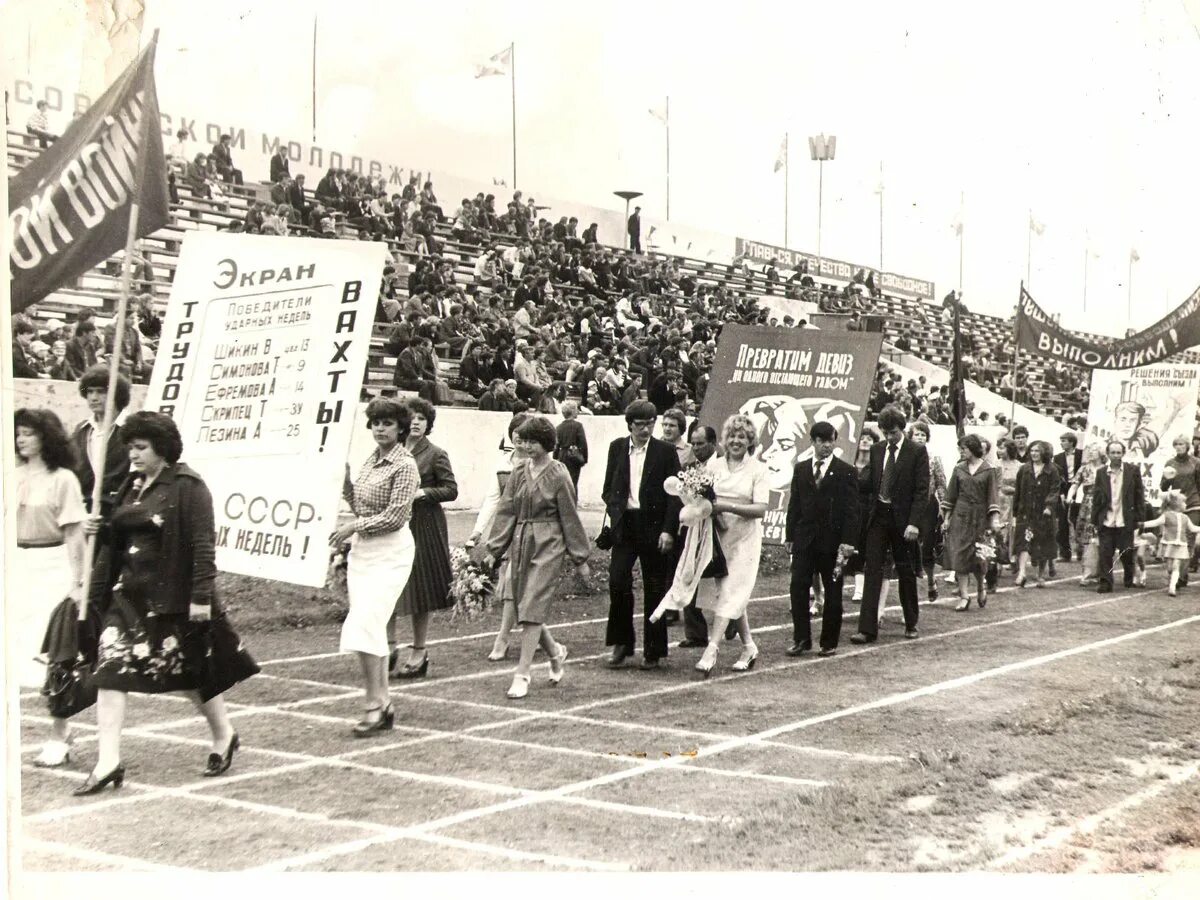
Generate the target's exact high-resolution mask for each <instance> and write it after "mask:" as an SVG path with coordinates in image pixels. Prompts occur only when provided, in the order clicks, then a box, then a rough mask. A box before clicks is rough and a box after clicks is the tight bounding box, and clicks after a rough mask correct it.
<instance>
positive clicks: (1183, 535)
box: [1137, 490, 1200, 597]
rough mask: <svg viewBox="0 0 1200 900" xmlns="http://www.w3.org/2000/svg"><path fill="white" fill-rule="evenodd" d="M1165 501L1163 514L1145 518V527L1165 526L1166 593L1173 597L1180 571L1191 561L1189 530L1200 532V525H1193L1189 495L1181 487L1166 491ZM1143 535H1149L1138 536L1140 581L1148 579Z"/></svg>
mask: <svg viewBox="0 0 1200 900" xmlns="http://www.w3.org/2000/svg"><path fill="white" fill-rule="evenodd" d="M1162 501H1163V504H1162V509H1163V512H1162V515H1161V516H1159V517H1158V518H1157V519H1151V520H1150V521H1148V522H1143V523H1142V529H1150V528H1157V527H1161V528H1162V539H1161V541H1160V549H1161V552H1162V557H1163V559H1165V560H1166V561H1167V572H1168V576H1169V581H1168V584H1167V593H1168V594H1170V595H1171V596H1172V597H1174V596H1176V590H1175V589H1176V586H1177V585H1178V584H1179V575H1180V573H1181V572H1182V571H1183V567H1184V566H1185V565H1187V562H1188V532H1191V533H1192V534H1200V525H1193V524H1192V523H1191V520H1189V519H1188V517H1187V514H1186V513H1184V511H1183V508H1184V505H1185V502H1186V498H1185V497H1184V495H1183V492H1182V491H1176V490H1169V491H1163V495H1162ZM1142 537H1146V535H1141V536H1139V540H1138V561H1137V565H1138V584H1145V583H1146V567H1145V561H1144V560H1143V558H1142V545H1143V544H1142Z"/></svg>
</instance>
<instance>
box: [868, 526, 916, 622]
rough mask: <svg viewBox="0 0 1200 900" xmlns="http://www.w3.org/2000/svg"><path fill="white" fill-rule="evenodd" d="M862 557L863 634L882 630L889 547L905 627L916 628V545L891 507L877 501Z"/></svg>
mask: <svg viewBox="0 0 1200 900" xmlns="http://www.w3.org/2000/svg"><path fill="white" fill-rule="evenodd" d="M865 544H866V546H865V551H864V556H863V576H864V578H863V599H862V607H861V608H860V610H859V614H858V630H859V633H860V634H865V635H868V636H870V637H875V636H876V635H877V634H878V633H879V592H880V590H881V589H882V588H883V559H884V553H885V551H887V550H888V549H889V548H890V549H891V551H892V560H893V563H894V565H895V568H896V578H897V580H898V581H899V582H900V607H901V609H903V610H904V627H905V629H910V628H916V627H917V617H918V615H919V613H918V610H917V576H916V573H915V571H914V570H913V554H914V553H915V552H916V549H915V548H916V544H915V542H913V541H906V540H905V539H904V529H903V528H901V527H900V526H898V525H896V524H895V523H894V521H893V515H892V510H891V509H890V508H889V507H887V506H884V505H883V504H878V505H877V506H876V508H875V509H874V510H873V511H872V512H871V522H870V524H869V525H868V526H867V536H866V541H865Z"/></svg>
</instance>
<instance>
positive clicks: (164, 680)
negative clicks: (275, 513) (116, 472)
mask: <svg viewBox="0 0 1200 900" xmlns="http://www.w3.org/2000/svg"><path fill="white" fill-rule="evenodd" d="M121 437H122V439H123V440H124V442H125V445H126V446H127V447H128V449H129V466H130V469H131V470H132V471H131V473H130V476H129V478H127V479H126V481H125V483H124V484H123V485H122V486H121V489H120V490H119V491H118V492H117V497H116V504H115V508H114V510H113V513H112V516H111V518H110V519H109V521H108V523H107V524H106V525H105V526H104V527H103V531H104V532H105V533H104V540H105V546H104V548H103V550H102V551H101V552H102V553H103V554H104V555H105V556H106V560H105V564H104V565H97V567H96V575H95V577H93V579H92V583H91V590H90V599H89V602H90V603H95V604H99V605H100V608H102V609H105V613H104V620H103V630H102V631H101V633H100V645H99V650H98V654H97V661H96V671H95V675H94V676H93V682H94V684H95V685H96V687H97V688H98V689H99V696H98V698H97V702H96V718H97V721H98V724H99V726H100V738H99V742H98V751H99V752H98V754H97V758H96V766H95V768H94V769H92V772H91V774H90V775H88V778H87V780H86V781H85V782H84V783H83V784H82V785H81V786H80V787H79V788H78V789H76V790H75V795H76V796H84V795H86V794H95V793H98V792H99V791H101V790H103V789H104V788H105V787H106V786H107V785H109V784H112V785H113V787H115V788H117V787H120V786H121V783H122V782H123V781H124V778H125V766H124V765H123V764H122V762H121V727H122V725H123V724H124V721H125V697H126V695H127V694H128V693H130V692H134V693H139V694H165V693H169V692H172V691H182V692H183V693H184V694H186V695H187V696H188V698H189V699H191V701H192V702H193V703H194V704H195V705H196V707H197V709H199V711H200V713H201V715H203V716H204V718H205V719H206V720H207V722H208V727H209V730H210V731H211V733H212V744H211V751H210V752H209V754H208V764H207V766H206V767H205V769H204V771H203V772H202V773H201V774H203V775H204V776H207V777H211V776H214V775H220V774H222V773H223V772H225V771H226V770H227V769H228V768H229V766H230V764H231V763H232V762H233V754H234V751H235V750H237V748H238V736H237V732H235V731H234V730H233V725H232V724H231V723H230V721H229V715H228V713H227V712H226V710H225V700H224V697H223V696H222V695H223V693H224V692H225V691H226V690H228V689H229V688H231V687H233V686H234V685H235V684H237V683H238V682H240V681H243V680H245V679H246V678H249V677H250V676H251V675H254V674H256V673H257V672H258V665H257V664H256V663H255V662H254V660H253V658H252V657H251V656H250V654H249V653H247V652H246V651H245V650H243V649H242V645H241V641H240V639H239V638H238V636H237V634H236V633H235V632H234V630H233V627H232V626H231V625H230V624H229V620H228V619H226V618H225V615H224V613H223V612H222V611H221V607H220V604H219V603H218V602H217V597H216V592H215V591H214V581H215V579H216V574H217V569H216V563H215V548H214V529H213V503H212V494H210V493H209V490H208V487H207V486H206V485H205V484H204V481H203V480H202V479H201V478H200V476H199V475H198V474H196V472H194V471H192V469H190V468H188V466H187V465H186V464H184V463H181V462H179V457H180V454H181V453H182V451H183V441H182V440H181V438H180V436H179V429H178V428H176V427H175V423H174V422H173V421H171V419H169V418H168V417H167V416H164V415H161V414H159V413H152V412H139V413H134V414H133V415H131V416H130V417H129V419H128V421H126V423H125V425H124V427H123V428H122V429H121ZM88 523H89V526H88V530H89V531H92V532H94V531H96V530H99V529H100V528H101V525H100V517H99V516H95V515H93V516H92V517H91V518H90V519H89V520H88Z"/></svg>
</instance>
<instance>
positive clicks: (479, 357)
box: [458, 341, 499, 399]
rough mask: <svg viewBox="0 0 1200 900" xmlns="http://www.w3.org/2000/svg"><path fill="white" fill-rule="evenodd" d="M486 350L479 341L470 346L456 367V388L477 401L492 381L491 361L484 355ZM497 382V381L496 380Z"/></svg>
mask: <svg viewBox="0 0 1200 900" xmlns="http://www.w3.org/2000/svg"><path fill="white" fill-rule="evenodd" d="M486 350H487V348H486V347H485V346H484V344H483V343H482V342H481V341H476V342H475V343H473V344H471V348H470V349H469V350H468V351H467V355H466V356H464V357H463V360H462V362H461V363H459V366H458V386H459V389H460V390H464V391H466V392H467V393H468V394H470V395H471V396H472V397H475V398H476V399H478V398H479V397H481V396H482V395H483V392H484V390H485V389H486V388H487V386H488V385H489V384H490V383H491V381H492V365H491V361H490V360H489V359H488V358H487V357H486V356H485V355H484V351H486ZM497 381H499V379H497Z"/></svg>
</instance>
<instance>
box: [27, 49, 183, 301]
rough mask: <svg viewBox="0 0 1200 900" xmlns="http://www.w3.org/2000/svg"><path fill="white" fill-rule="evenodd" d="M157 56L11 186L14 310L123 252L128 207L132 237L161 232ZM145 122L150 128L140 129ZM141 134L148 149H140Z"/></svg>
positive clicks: (145, 57) (141, 59) (119, 83)
mask: <svg viewBox="0 0 1200 900" xmlns="http://www.w3.org/2000/svg"><path fill="white" fill-rule="evenodd" d="M154 50H155V44H153V43H151V44H150V45H149V46H148V47H146V49H145V50H143V51H142V52H141V54H140V55H139V56H138V58H137V59H136V60H134V61H133V63H132V64H131V65H130V66H129V68H128V69H126V70H125V72H124V73H123V74H122V75H121V77H120V78H118V79H117V80H116V81H115V82H114V83H113V84H112V86H111V87H109V89H108V90H107V91H105V92H104V95H103V96H102V97H101V98H100V99H99V100H97V101H96V103H95V104H94V105H92V106H91V107H89V108H88V110H87V111H86V112H84V113H83V114H82V115H80V116H79V118H77V119H76V120H75V121H73V122H72V123H71V125H70V126H69V127H68V128H67V130H66V131H65V132H64V133H63V134H62V136H61V137H59V138H57V139H56V140H55V141H54V142H53V143H52V144H51V145H50V146H49V147H47V148H46V149H45V150H43V151H42V152H41V153H40V154H39V155H38V156H37V157H35V158H34V159H33V160H31V161H30V162H29V164H28V165H27V166H25V168H23V169H22V170H21V171H20V172H18V173H17V174H16V175H14V176H13V178H12V179H11V180H10V181H9V183H8V198H9V215H8V227H9V236H10V241H11V243H10V251H9V271H10V272H11V275H12V309H13V312H20V311H21V310H23V309H25V308H26V307H27V306H29V305H30V304H32V303H35V302H37V301H38V300H40V299H41V298H42V297H45V296H46V295H47V294H49V293H51V292H52V291H54V290H56V289H57V288H59V287H61V286H62V285H64V284H66V283H68V282H70V281H72V280H73V279H75V278H77V277H78V276H79V275H82V274H83V273H84V272H86V271H87V270H88V269H90V268H91V267H92V266H94V265H96V264H97V263H99V262H101V261H102V260H104V259H107V258H108V257H109V256H112V255H113V254H114V253H116V252H117V251H118V250H120V249H122V248H123V247H124V246H125V239H126V234H127V232H128V230H129V217H130V209H131V207H132V204H133V203H135V202H136V203H137V204H138V207H139V209H138V228H137V232H138V234H137V236H138V237H141V236H143V235H146V234H149V233H151V232H152V231H155V230H157V229H159V228H161V227H162V226H163V225H165V224H166V222H167V216H168V198H167V173H166V164H165V161H164V159H163V144H162V134H161V133H160V132H159V129H158V128H157V124H158V99H157V97H156V96H155V90H154ZM147 117H149V120H150V127H148V128H143V126H142V123H143V122H144V121H145V119H146V118H147ZM143 134H145V135H146V146H145V147H141V146H140V143H141V141H142V135H143ZM139 159H140V160H141V170H140V171H139V168H138V163H139ZM139 179H140V184H139Z"/></svg>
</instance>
